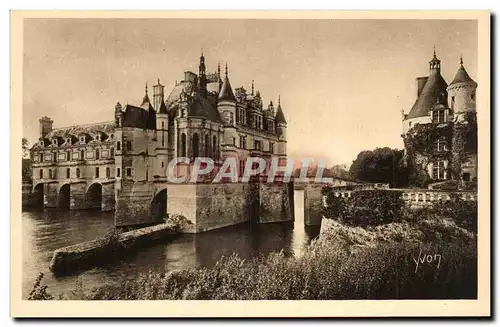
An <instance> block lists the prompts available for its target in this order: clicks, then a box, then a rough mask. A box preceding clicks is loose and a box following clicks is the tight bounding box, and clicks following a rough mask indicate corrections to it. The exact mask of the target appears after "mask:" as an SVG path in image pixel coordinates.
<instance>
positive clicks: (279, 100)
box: [278, 94, 281, 108]
mask: <svg viewBox="0 0 500 327" xmlns="http://www.w3.org/2000/svg"><path fill="white" fill-rule="evenodd" d="M278 107H280V108H281V95H280V94H278Z"/></svg>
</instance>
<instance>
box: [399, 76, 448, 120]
mask: <svg viewBox="0 0 500 327" xmlns="http://www.w3.org/2000/svg"><path fill="white" fill-rule="evenodd" d="M447 87H448V84H446V81H445V80H444V78H443V77H442V76H441V74H440V73H439V72H438V71H433V72H431V74H430V76H429V78H428V79H427V82H425V85H424V87H423V89H422V92H421V93H420V96H419V97H418V98H417V100H416V101H415V104H414V105H413V107H412V108H411V110H410V112H409V113H408V116H407V118H406V119H411V118H417V117H425V116H428V115H429V110H431V108H432V107H433V106H434V105H435V104H436V103H437V102H438V97H439V99H440V100H439V103H441V104H444V105H445V106H446V104H447V98H448V92H447V91H446V88H447Z"/></svg>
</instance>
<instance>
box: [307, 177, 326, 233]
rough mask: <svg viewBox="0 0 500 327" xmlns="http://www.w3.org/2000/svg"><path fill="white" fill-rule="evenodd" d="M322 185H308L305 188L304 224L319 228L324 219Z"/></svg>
mask: <svg viewBox="0 0 500 327" xmlns="http://www.w3.org/2000/svg"><path fill="white" fill-rule="evenodd" d="M322 188H323V185H321V184H308V185H306V187H305V188H304V224H305V225H306V226H319V225H320V224H321V219H322V217H323V213H322V208H323V195H322V194H321V189H322Z"/></svg>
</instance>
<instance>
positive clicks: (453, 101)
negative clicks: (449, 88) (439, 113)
mask: <svg viewBox="0 0 500 327" xmlns="http://www.w3.org/2000/svg"><path fill="white" fill-rule="evenodd" d="M454 107H455V96H452V97H451V110H453V109H454Z"/></svg>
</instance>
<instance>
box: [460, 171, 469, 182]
mask: <svg viewBox="0 0 500 327" xmlns="http://www.w3.org/2000/svg"><path fill="white" fill-rule="evenodd" d="M462 180H463V181H464V182H470V173H463V174H462Z"/></svg>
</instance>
